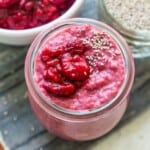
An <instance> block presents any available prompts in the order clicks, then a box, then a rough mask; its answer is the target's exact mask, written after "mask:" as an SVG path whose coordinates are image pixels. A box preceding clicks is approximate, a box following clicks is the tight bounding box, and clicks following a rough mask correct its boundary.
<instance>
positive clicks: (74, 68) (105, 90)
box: [34, 24, 125, 110]
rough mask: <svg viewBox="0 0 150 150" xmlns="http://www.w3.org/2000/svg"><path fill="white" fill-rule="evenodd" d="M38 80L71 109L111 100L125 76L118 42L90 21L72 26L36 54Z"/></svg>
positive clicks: (50, 96) (57, 102)
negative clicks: (89, 22)
mask: <svg viewBox="0 0 150 150" xmlns="http://www.w3.org/2000/svg"><path fill="white" fill-rule="evenodd" d="M34 62H35V65H34V80H35V81H36V83H37V84H38V86H39V87H40V89H41V92H42V93H43V94H44V95H45V96H46V97H47V99H48V100H49V101H51V102H53V103H54V104H55V105H57V106H59V107H62V108H65V109H71V110H92V109H96V108H99V107H101V106H102V105H104V104H106V103H108V102H109V101H111V100H112V99H113V98H114V97H115V96H116V95H117V94H118V92H119V90H120V88H121V86H122V84H123V81H124V78H125V62H124V57H123V54H122V52H121V50H120V48H119V46H118V45H117V43H116V42H115V41H114V40H113V38H112V37H110V36H109V35H108V34H107V33H106V32H104V31H103V30H100V29H98V28H97V27H94V26H92V25H90V24H82V25H70V26H67V27H64V28H63V29H61V31H59V32H56V33H55V34H52V35H51V36H50V37H48V38H47V40H46V42H44V43H43V44H42V46H41V48H40V49H39V51H38V53H37V55H36V57H35V60H34Z"/></svg>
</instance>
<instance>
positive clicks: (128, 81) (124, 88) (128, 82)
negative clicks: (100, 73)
mask: <svg viewBox="0 0 150 150" xmlns="http://www.w3.org/2000/svg"><path fill="white" fill-rule="evenodd" d="M78 24H90V25H92V26H95V27H98V28H101V29H102V30H103V31H104V32H106V33H107V34H108V35H109V36H110V37H111V38H112V39H113V40H114V41H115V42H116V43H117V44H118V46H119V48H120V50H121V52H122V55H123V57H124V64H125V77H124V81H123V83H122V85H121V88H120V90H119V91H118V93H117V95H116V96H115V97H114V98H113V99H111V100H110V101H108V102H107V103H105V104H104V105H102V106H100V107H99V108H96V109H92V110H71V109H66V108H62V107H60V106H57V105H56V104H54V103H53V102H52V101H50V100H47V98H46V96H45V95H44V94H41V93H42V92H39V91H40V89H39V87H38V85H37V83H36V82H35V81H34V78H33V75H34V57H35V55H36V53H37V51H38V50H39V48H40V46H41V44H42V43H43V42H44V41H45V38H47V37H48V36H49V34H52V33H54V32H55V30H57V29H59V28H62V27H64V26H69V25H78ZM31 48H32V50H33V51H32V52H31V56H30V57H31V63H30V64H31V65H30V66H29V76H30V80H31V83H32V85H33V88H34V90H35V92H36V93H38V95H39V97H40V98H41V100H42V102H44V103H46V104H47V105H48V106H49V107H52V108H53V109H55V110H57V111H59V112H63V113H65V114H70V115H79V116H82V115H90V114H93V113H97V112H102V111H104V110H107V109H109V108H111V107H113V106H115V104H116V103H119V102H120V101H121V100H123V99H124V97H125V96H127V95H128V93H129V91H130V89H131V86H132V82H133V76H134V75H131V73H132V74H134V71H133V72H131V69H132V67H133V64H132V62H130V60H129V58H130V57H131V56H130V54H129V52H128V50H127V49H128V46H127V45H126V43H125V41H124V40H123V39H122V37H121V36H120V35H119V34H118V33H117V32H116V31H115V30H113V29H112V28H111V27H109V26H107V25H106V24H104V23H102V22H98V21H95V20H92V19H86V18H84V19H83V18H74V19H68V20H64V21H63V22H61V23H60V24H59V25H55V26H52V27H51V28H50V29H49V30H46V31H44V32H43V33H41V34H40V35H39V36H38V37H37V38H36V39H35V41H34V42H33V43H32V45H31V47H30V50H31Z"/></svg>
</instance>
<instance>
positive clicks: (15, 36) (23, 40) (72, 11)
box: [0, 0, 84, 46]
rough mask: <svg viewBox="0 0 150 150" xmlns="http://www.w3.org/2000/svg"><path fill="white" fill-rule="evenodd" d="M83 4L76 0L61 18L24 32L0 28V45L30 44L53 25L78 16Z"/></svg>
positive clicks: (82, 0) (81, 1)
mask: <svg viewBox="0 0 150 150" xmlns="http://www.w3.org/2000/svg"><path fill="white" fill-rule="evenodd" d="M83 2H84V0H76V1H75V2H74V3H73V5H72V6H71V7H70V8H69V9H68V10H67V11H66V12H65V13H64V14H63V15H61V16H60V17H59V18H57V19H56V20H54V21H51V22H49V23H46V24H44V25H42V26H39V27H34V28H31V29H24V30H8V29H2V28H0V43H3V44H8V45H18V46H19V45H27V44H30V43H31V42H32V41H33V39H34V38H35V37H36V35H37V34H38V33H40V32H41V31H43V30H45V29H46V28H49V27H50V26H51V25H54V24H55V23H57V22H59V21H61V20H62V19H67V18H71V17H74V16H76V14H77V13H78V12H79V11H80V8H81V6H82V4H83Z"/></svg>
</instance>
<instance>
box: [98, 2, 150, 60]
mask: <svg viewBox="0 0 150 150" xmlns="http://www.w3.org/2000/svg"><path fill="white" fill-rule="evenodd" d="M115 2H116V1H115ZM115 2H113V3H115ZM125 2H126V1H122V2H121V3H122V4H125ZM113 3H112V5H113ZM97 4H98V5H97V6H98V12H99V17H100V20H102V21H104V22H106V23H107V24H109V25H110V26H112V27H113V28H114V29H116V30H117V31H118V32H119V33H120V34H122V36H123V37H124V38H125V39H126V41H127V42H128V44H129V46H130V48H131V50H132V53H133V55H134V57H135V58H143V57H149V56H150V30H147V29H138V30H137V29H133V28H130V27H128V28H127V27H126V26H125V25H124V24H123V22H121V21H119V20H118V19H117V18H116V17H115V16H114V15H113V14H112V13H111V11H110V10H109V9H108V7H107V5H106V2H105V0H97ZM118 5H119V4H118ZM147 7H148V6H147ZM122 11H124V10H122ZM135 13H136V12H135ZM125 14H127V12H125ZM127 21H130V18H128V19H127Z"/></svg>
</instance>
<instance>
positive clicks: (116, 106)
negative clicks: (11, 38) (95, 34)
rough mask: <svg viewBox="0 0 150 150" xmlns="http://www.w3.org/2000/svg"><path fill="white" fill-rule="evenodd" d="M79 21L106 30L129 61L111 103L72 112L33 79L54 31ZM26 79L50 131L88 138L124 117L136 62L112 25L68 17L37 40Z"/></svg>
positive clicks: (28, 60)
mask: <svg viewBox="0 0 150 150" xmlns="http://www.w3.org/2000/svg"><path fill="white" fill-rule="evenodd" d="M75 24H91V25H93V26H96V27H98V28H100V29H102V30H104V31H105V32H106V33H107V34H109V35H110V36H111V37H112V38H113V39H114V40H115V42H117V44H118V45H119V47H120V49H121V51H122V53H123V57H124V60H125V70H126V75H125V80H124V83H123V85H122V87H121V89H120V92H119V93H118V94H117V95H116V97H115V98H114V99H112V100H110V101H109V102H108V103H107V104H105V105H103V106H102V107H100V108H97V109H94V110H87V111H71V110H66V109H61V108H60V107H58V106H56V105H54V104H52V103H51V102H50V101H48V100H47V99H46V98H45V97H44V96H43V95H42V93H41V91H40V89H39V88H38V86H36V83H35V81H34V79H33V75H34V58H35V55H36V53H37V51H38V50H39V48H40V46H41V45H42V44H43V42H45V41H46V39H47V37H48V36H49V35H50V34H51V33H52V32H54V33H55V31H58V29H61V27H64V26H68V25H75ZM25 80H26V84H27V89H28V96H29V100H30V103H31V106H32V109H33V111H34V113H35V114H36V116H37V118H38V119H39V121H40V122H41V124H43V125H44V126H45V128H46V129H48V130H49V131H50V132H52V133H54V134H55V135H57V136H59V137H61V138H64V139H68V140H77V141H85V140H91V139H95V138H98V137H100V136H102V135H104V134H106V133H107V132H109V131H110V130H111V129H112V128H114V127H115V126H116V124H117V123H118V122H119V121H120V119H121V118H122V116H123V114H124V112H125V110H126V107H127V104H128V95H129V93H130V90H131V87H132V84H133V80H134V62H133V58H132V55H131V52H130V49H129V47H128V46H127V44H126V42H125V41H124V39H123V38H122V37H121V36H120V35H119V34H118V33H117V32H116V31H114V30H113V29H112V28H111V27H109V26H108V25H106V24H104V23H102V22H98V21H95V20H92V19H86V18H74V19H68V20H64V21H62V22H61V23H59V24H58V25H55V26H52V27H51V28H49V29H48V30H46V31H44V32H42V33H41V34H40V35H39V36H38V37H37V38H36V39H35V40H34V42H33V43H32V45H31V46H30V48H29V51H28V53H27V56H26V60H25Z"/></svg>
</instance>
